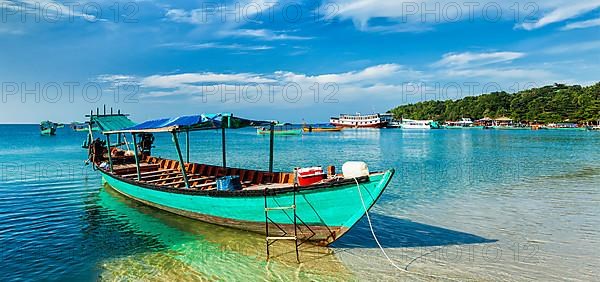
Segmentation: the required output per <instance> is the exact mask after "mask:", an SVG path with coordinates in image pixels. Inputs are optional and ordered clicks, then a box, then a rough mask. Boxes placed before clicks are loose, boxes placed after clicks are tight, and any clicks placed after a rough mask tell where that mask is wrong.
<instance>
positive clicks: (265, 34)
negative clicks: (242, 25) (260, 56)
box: [223, 29, 313, 41]
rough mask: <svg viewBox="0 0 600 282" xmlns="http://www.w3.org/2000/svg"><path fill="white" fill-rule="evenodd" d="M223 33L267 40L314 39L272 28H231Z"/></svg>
mask: <svg viewBox="0 0 600 282" xmlns="http://www.w3.org/2000/svg"><path fill="white" fill-rule="evenodd" d="M223 34H224V35H231V36H237V37H251V38H258V39H261V40H267V41H273V40H309V39H313V37H306V36H297V35H291V34H287V33H286V32H285V31H272V30H268V29H237V30H231V31H223Z"/></svg>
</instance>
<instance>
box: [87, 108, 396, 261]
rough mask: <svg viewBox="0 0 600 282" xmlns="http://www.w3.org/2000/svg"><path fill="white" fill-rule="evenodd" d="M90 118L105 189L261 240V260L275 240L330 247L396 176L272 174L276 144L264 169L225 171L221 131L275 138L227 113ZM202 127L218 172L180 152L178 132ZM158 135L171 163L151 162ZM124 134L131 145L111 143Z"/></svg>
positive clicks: (309, 171)
mask: <svg viewBox="0 0 600 282" xmlns="http://www.w3.org/2000/svg"><path fill="white" fill-rule="evenodd" d="M90 119H91V121H90V126H94V125H97V126H98V127H99V128H100V129H101V130H102V134H103V135H104V136H105V140H100V139H96V140H94V141H93V142H91V143H90V144H89V161H90V162H91V163H92V165H93V167H94V168H95V169H97V170H98V171H99V172H100V174H101V175H102V179H103V181H104V183H106V184H107V185H109V186H111V187H112V188H113V189H115V190H116V191H118V192H119V193H121V194H123V195H125V196H127V197H129V198H132V199H134V200H136V201H139V202H141V203H144V204H146V205H150V206H153V207H156V208H159V209H162V210H165V211H168V212H172V213H175V214H179V215H182V216H186V217H190V218H193V219H197V220H201V221H205V222H209V223H213V224H218V225H223V226H228V227H233V228H238V229H243V230H248V231H253V232H258V233H262V234H266V236H267V237H266V239H267V254H268V246H269V245H270V243H272V242H273V241H275V240H280V239H289V240H295V241H296V246H298V242H299V240H301V241H302V242H304V241H312V242H315V243H319V244H323V245H327V244H330V243H332V242H334V241H336V240H337V239H339V238H340V237H342V236H343V235H344V234H345V233H346V232H347V231H348V230H350V228H352V226H354V225H355V224H356V223H357V222H358V221H359V220H360V219H361V218H362V216H363V215H364V214H365V212H366V211H367V210H368V209H370V208H371V206H373V204H375V202H376V201H377V199H379V197H380V196H381V194H382V193H383V191H384V190H385V188H386V187H387V185H388V184H389V182H390V180H391V178H392V176H393V175H394V170H393V169H389V170H385V171H381V172H370V171H369V169H368V167H367V165H366V164H365V163H363V162H347V163H345V164H344V166H343V168H342V172H343V173H342V174H336V173H335V168H334V167H331V166H330V167H328V169H327V171H326V172H324V171H323V169H322V168H321V167H310V168H301V169H295V170H294V171H293V172H291V171H290V172H275V171H273V160H274V154H273V152H274V143H273V140H274V138H270V147H269V148H270V149H269V153H268V155H269V163H268V167H269V169H268V170H267V171H261V170H255V169H244V168H232V167H228V166H227V163H226V161H227V158H226V150H225V144H226V142H225V137H226V132H227V131H226V129H234V128H241V127H246V126H264V127H268V128H269V134H270V135H271V136H274V135H275V130H274V128H275V126H274V124H273V123H271V122H269V121H257V120H248V119H242V118H238V117H234V116H233V115H231V114H228V113H220V114H204V115H193V116H181V117H175V118H166V119H158V120H151V121H146V122H142V123H139V124H135V125H131V126H127V127H123V128H119V127H118V126H116V124H121V125H123V124H127V123H130V121H129V120H128V119H127V118H126V117H125V116H122V115H119V116H115V115H91V117H90ZM115 121H117V122H115ZM128 121H129V122H128ZM207 129H213V130H214V129H221V138H220V139H221V140H219V141H221V142H217V143H220V144H221V145H222V156H223V158H222V160H223V164H222V166H215V165H208V164H199V163H194V162H190V161H189V151H190V147H189V144H193V143H189V142H186V144H188V145H186V151H185V153H184V152H182V150H181V147H180V144H179V140H178V136H179V134H180V133H183V134H185V136H186V140H187V139H188V138H189V132H191V131H196V130H207ZM159 133H164V134H169V135H171V136H172V139H173V143H174V150H175V151H176V152H177V156H178V159H177V160H171V159H166V158H160V157H155V156H152V154H151V148H153V144H152V141H153V137H152V135H153V134H159ZM126 136H130V138H129V140H130V142H124V143H123V142H119V143H118V144H114V143H112V142H113V141H114V140H115V139H117V140H126V139H125V137H126ZM91 138H92V136H90V139H91ZM124 144H127V146H129V145H131V147H130V148H124V146H125V145H124ZM313 149H315V148H313ZM184 160H185V161H184ZM315 161H318V160H315ZM300 244H301V243H300Z"/></svg>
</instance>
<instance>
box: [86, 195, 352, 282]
mask: <svg viewBox="0 0 600 282" xmlns="http://www.w3.org/2000/svg"><path fill="white" fill-rule="evenodd" d="M97 203H98V206H99V207H100V208H101V209H102V211H101V214H95V213H97V211H95V212H94V213H93V214H90V216H89V219H90V220H93V222H90V224H91V225H92V226H94V228H96V229H98V228H99V226H98V224H103V225H110V226H118V227H120V229H119V230H118V231H117V230H114V229H112V228H101V229H102V230H104V231H105V232H126V233H130V236H138V237H139V236H141V237H143V239H141V240H137V242H138V244H142V243H143V242H148V244H151V245H152V246H153V247H152V250H147V251H143V252H134V253H130V254H127V255H123V254H121V255H118V256H115V257H109V258H107V259H105V261H104V262H103V263H102V273H101V274H100V275H101V277H102V278H103V279H107V280H113V279H112V278H119V279H121V280H122V279H123V278H131V279H132V280H139V279H140V278H144V277H147V275H148V269H151V270H152V273H153V275H155V276H154V277H155V278H156V277H162V278H164V279H161V280H164V281H181V280H188V279H189V280H198V279H199V278H204V279H208V278H215V277H220V278H225V277H230V278H232V279H236V278H237V279H239V278H240V277H245V278H250V277H253V278H255V279H260V278H264V277H268V276H269V275H271V272H275V273H277V274H278V275H281V276H280V277H289V278H292V277H296V275H301V276H309V275H311V274H312V275H317V276H319V277H323V278H327V280H330V279H339V280H346V281H347V279H350V278H351V277H350V274H349V273H350V272H349V271H348V270H347V269H345V267H344V266H343V265H342V264H341V263H340V262H339V261H338V260H337V258H336V257H335V256H333V255H332V254H331V251H330V249H329V248H326V247H317V246H314V245H306V246H304V248H305V249H304V250H306V251H304V252H303V258H304V259H303V266H302V267H301V268H300V267H299V266H298V265H296V264H295V263H292V262H293V261H294V260H295V258H294V257H293V256H292V255H290V254H285V253H286V252H289V246H285V245H283V244H282V245H277V246H275V248H274V251H276V253H278V254H280V255H279V256H277V257H276V258H275V259H274V260H272V261H270V262H269V267H266V262H265V261H264V258H265V254H264V251H262V250H263V248H264V237H262V236H258V235H255V236H253V235H252V234H248V233H247V232H245V231H241V230H236V229H231V228H225V227H220V226H215V225H212V224H208V223H203V222H199V221H195V220H192V219H188V218H186V217H181V216H177V215H173V214H171V213H167V212H162V211H157V210H156V209H155V208H152V207H149V206H145V205H140V204H139V203H138V202H136V201H134V200H130V199H129V198H127V197H124V196H123V195H121V194H120V193H119V192H117V191H116V190H113V189H112V188H111V187H110V186H106V187H104V189H101V190H100V191H99V193H98V202H97ZM111 230H112V231H111ZM98 235H99V234H98ZM102 236H106V237H114V236H111V235H110V234H102ZM117 237H121V236H117ZM127 239H132V238H127ZM134 242H136V241H132V242H129V243H128V244H126V245H125V246H127V247H128V248H133V247H134V246H132V245H129V244H134ZM122 245H123V244H119V246H122ZM142 247H145V246H142ZM257 250H260V251H257ZM116 254H119V252H117V253H116ZM257 258H258V260H257ZM142 262H143V263H142ZM231 265H239V266H240V267H236V268H235V270H231V269H229V270H228V269H227V268H228V267H230V266H231ZM336 277H337V278H336ZM186 278H188V279H186ZM255 279H253V280H255Z"/></svg>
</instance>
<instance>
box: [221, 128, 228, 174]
mask: <svg viewBox="0 0 600 282" xmlns="http://www.w3.org/2000/svg"><path fill="white" fill-rule="evenodd" d="M221 147H222V150H223V169H224V170H225V173H227V153H226V151H225V124H224V123H221Z"/></svg>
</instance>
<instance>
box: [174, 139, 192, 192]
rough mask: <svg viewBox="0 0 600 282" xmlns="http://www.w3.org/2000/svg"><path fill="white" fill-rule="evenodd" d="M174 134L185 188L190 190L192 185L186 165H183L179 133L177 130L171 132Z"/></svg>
mask: <svg viewBox="0 0 600 282" xmlns="http://www.w3.org/2000/svg"><path fill="white" fill-rule="evenodd" d="M171 134H173V143H175V148H176V149H177V156H179V167H180V168H181V174H182V175H183V182H184V183H185V188H188V189H189V188H190V183H189V182H188V177H187V174H186V172H185V163H183V156H182V155H181V148H179V140H177V132H175V130H173V131H171Z"/></svg>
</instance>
